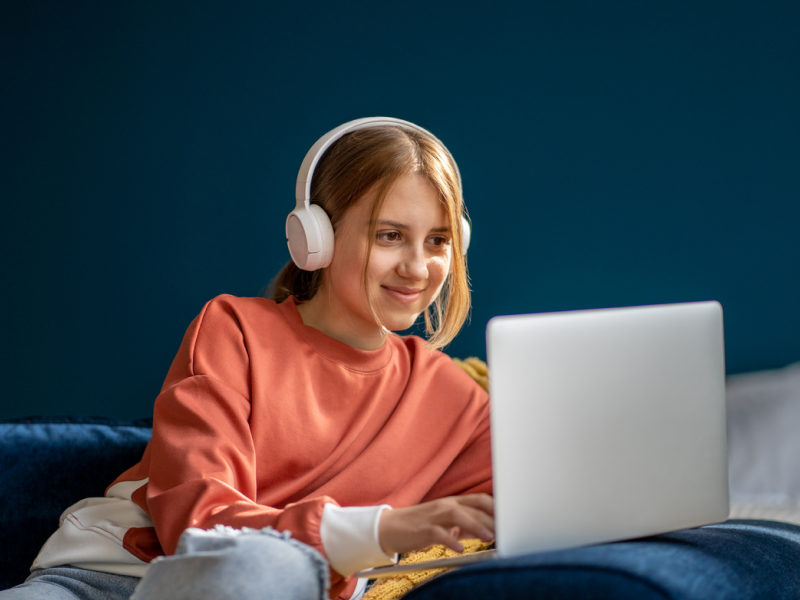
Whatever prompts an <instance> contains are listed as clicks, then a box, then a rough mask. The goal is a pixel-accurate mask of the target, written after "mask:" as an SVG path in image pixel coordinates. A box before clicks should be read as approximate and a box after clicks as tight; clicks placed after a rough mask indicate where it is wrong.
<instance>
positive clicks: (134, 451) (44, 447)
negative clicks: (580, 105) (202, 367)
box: [0, 417, 153, 589]
mask: <svg viewBox="0 0 800 600" xmlns="http://www.w3.org/2000/svg"><path fill="white" fill-rule="evenodd" d="M152 432H153V430H152V421H150V420H147V419H143V420H141V421H134V422H120V421H114V420H111V419H101V418H70V417H64V418H52V417H26V418H21V419H11V420H7V421H3V422H0V473H2V474H3V476H2V478H0V506H2V510H0V539H2V540H3V544H2V548H0V565H2V567H1V568H0V589H6V588H9V587H12V586H14V585H17V584H19V583H22V581H23V580H24V579H25V578H26V577H27V576H28V575H29V572H28V570H29V568H30V566H31V563H32V562H33V559H34V558H35V557H36V555H37V554H38V553H39V549H40V548H41V547H42V544H44V542H45V541H46V540H47V538H48V537H50V535H51V534H52V533H53V532H54V531H55V530H56V529H57V528H58V518H59V516H60V515H61V513H62V512H63V511H64V509H66V508H67V507H69V506H70V505H72V504H74V503H75V502H77V501H78V500H81V499H82V498H86V497H92V496H102V495H103V494H104V493H105V490H106V488H107V487H108V486H109V485H110V484H111V482H112V481H114V479H116V478H117V477H118V476H119V475H120V474H121V473H122V472H123V471H124V470H126V469H128V468H130V467H131V466H133V465H134V464H136V463H137V462H138V461H139V460H141V458H142V453H143V451H144V448H145V446H146V445H147V442H148V441H149V440H150V436H151V435H152Z"/></svg>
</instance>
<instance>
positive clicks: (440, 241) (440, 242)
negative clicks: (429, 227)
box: [430, 235, 450, 248]
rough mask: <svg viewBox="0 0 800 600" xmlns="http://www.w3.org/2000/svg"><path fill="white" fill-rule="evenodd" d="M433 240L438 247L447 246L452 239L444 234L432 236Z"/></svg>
mask: <svg viewBox="0 0 800 600" xmlns="http://www.w3.org/2000/svg"><path fill="white" fill-rule="evenodd" d="M430 239H431V240H432V241H433V245H434V246H437V247H440V248H441V247H443V246H447V245H448V244H449V243H450V240H449V239H448V238H446V237H444V236H441V235H436V236H433V237H432V238H430Z"/></svg>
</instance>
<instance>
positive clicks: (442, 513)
mask: <svg viewBox="0 0 800 600" xmlns="http://www.w3.org/2000/svg"><path fill="white" fill-rule="evenodd" d="M466 537H476V538H480V539H482V540H483V541H485V542H489V541H491V540H493V539H494V499H493V498H492V497H491V496H490V495H489V494H469V495H467V496H451V497H449V498H440V499H438V500H432V501H431V502H425V503H423V504H418V505H416V506H409V507H407V508H394V509H391V510H384V511H383V513H381V518H380V522H379V523H378V540H379V541H380V544H381V548H383V551H384V552H386V553H387V554H393V553H395V552H408V551H410V550H418V549H420V548H425V547H427V546H432V545H434V544H443V545H445V546H447V547H448V548H450V549H451V550H455V551H456V552H463V550H464V546H462V545H461V544H460V543H459V542H458V540H459V538H466Z"/></svg>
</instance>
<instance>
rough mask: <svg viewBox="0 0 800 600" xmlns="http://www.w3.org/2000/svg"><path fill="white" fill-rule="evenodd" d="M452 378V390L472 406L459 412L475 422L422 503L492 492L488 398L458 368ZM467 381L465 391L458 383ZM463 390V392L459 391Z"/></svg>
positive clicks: (481, 389)
mask: <svg viewBox="0 0 800 600" xmlns="http://www.w3.org/2000/svg"><path fill="white" fill-rule="evenodd" d="M454 368H455V369H457V373H456V374H455V375H454V377H457V378H458V381H459V385H453V386H452V387H453V388H454V389H457V390H459V392H460V393H463V394H466V395H468V397H469V401H468V402H467V405H468V406H469V407H471V408H470V409H468V410H465V411H464V412H463V413H462V417H463V418H464V419H466V420H472V422H474V423H475V426H474V429H473V431H472V433H471V435H470V436H469V438H468V439H467V441H466V443H465V444H464V447H463V448H462V449H461V451H460V452H459V454H458V455H457V456H456V458H455V459H454V460H453V462H452V463H451V464H450V466H449V467H448V468H447V470H446V471H445V472H444V473H443V474H442V476H441V477H440V478H439V480H438V481H437V482H436V483H435V484H434V485H433V487H432V488H431V489H430V490H429V491H428V493H427V494H426V495H425V497H424V498H423V499H422V502H427V501H429V500H435V499H436V498H444V497H446V496H459V495H463V494H477V493H486V494H491V493H492V449H491V440H490V437H489V434H490V425H489V395H488V394H487V393H486V392H485V391H484V390H483V388H481V387H480V386H479V385H478V384H477V383H475V382H474V381H473V380H472V379H471V378H470V377H469V375H466V374H465V373H464V372H463V371H461V369H459V368H458V367H454ZM464 378H468V379H469V382H468V383H469V385H468V386H467V388H466V389H464V386H463V384H461V381H462V380H463V379H464ZM462 390H463V391H462Z"/></svg>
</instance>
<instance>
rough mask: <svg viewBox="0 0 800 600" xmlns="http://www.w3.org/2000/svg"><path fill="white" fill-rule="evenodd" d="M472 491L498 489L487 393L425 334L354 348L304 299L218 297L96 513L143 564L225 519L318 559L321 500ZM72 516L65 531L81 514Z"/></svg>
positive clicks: (408, 500) (358, 501) (190, 336)
mask: <svg viewBox="0 0 800 600" xmlns="http://www.w3.org/2000/svg"><path fill="white" fill-rule="evenodd" d="M474 492H489V493H491V460H490V443H489V404H488V395H487V394H486V392H485V391H484V390H483V389H482V388H481V387H480V386H479V385H478V384H477V383H475V381H473V380H472V378H471V377H469V375H467V374H466V373H464V372H463V371H462V370H461V369H460V368H459V367H458V366H456V365H455V364H454V363H453V361H452V360H451V359H450V358H449V357H447V356H446V355H445V354H443V353H441V352H438V351H428V350H426V349H425V348H424V340H422V339H421V338H419V337H416V336H408V337H399V336H396V335H392V336H389V338H388V339H387V341H386V343H385V344H384V346H383V347H382V348H380V349H378V350H374V351H363V350H357V349H355V348H352V347H350V346H348V345H346V344H344V343H341V342H339V341H337V340H334V339H333V338H331V337H329V336H327V335H325V334H323V333H322V332H320V331H318V330H316V329H314V328H312V327H308V326H306V325H304V324H303V321H302V319H301V317H300V313H299V312H298V310H297V302H296V300H295V298H294V297H290V298H289V299H287V300H286V301H285V302H282V303H281V304H276V303H275V302H273V301H271V300H266V299H264V298H237V297H233V296H228V295H223V296H219V297H217V298H215V299H214V300H211V301H210V302H209V303H207V304H206V305H205V307H204V308H203V310H202V312H201V313H200V315H198V317H197V318H196V319H195V320H194V321H193V322H192V323H191V325H190V326H189V329H188V330H187V332H186V335H185V336H184V339H183V343H182V344H181V347H180V350H179V351H178V354H177V356H176V357H175V360H174V361H173V363H172V366H171V368H170V370H169V373H168V374H167V377H166V380H165V382H164V385H163V387H162V389H161V393H160V394H159V396H158V398H157V399H156V402H155V410H154V419H153V437H152V439H151V441H150V443H149V444H148V445H147V448H146V450H145V452H144V456H143V457H142V460H141V462H139V463H138V464H137V465H135V466H133V467H132V468H130V469H128V470H127V471H125V472H124V473H123V474H122V475H120V476H119V477H118V478H117V479H116V480H115V481H114V482H113V483H112V484H111V486H109V488H108V490H107V491H106V497H107V498H104V499H103V500H104V501H107V504H104V505H103V506H102V507H99V506H97V507H95V508H96V509H97V510H101V509H102V510H105V511H106V514H105V515H104V522H113V523H114V524H115V525H116V526H117V528H116V529H113V528H106V530H107V531H105V533H109V535H105V539H104V540H103V542H104V543H108V542H109V540H112V541H113V539H116V540H117V543H118V544H121V546H122V548H121V549H120V551H123V549H124V551H126V553H127V554H129V555H132V557H131V558H132V562H136V563H139V561H141V562H142V563H147V562H149V561H150V560H152V559H153V558H154V557H156V556H158V555H161V554H172V553H174V552H175V548H176V546H177V543H178V538H179V537H180V535H181V533H182V532H183V531H184V530H185V529H186V528H187V527H200V528H203V529H207V528H211V527H213V526H214V525H216V524H224V525H230V526H233V527H236V528H241V527H253V528H262V527H266V526H268V525H269V526H272V527H274V528H275V529H278V530H282V531H283V530H289V531H290V532H291V533H292V536H293V537H295V538H296V539H298V540H300V541H302V542H305V543H306V544H309V545H311V546H313V547H314V548H316V549H317V550H319V551H320V552H322V553H323V555H324V553H325V551H324V548H323V545H322V541H321V537H320V523H321V520H322V510H323V508H324V505H325V504H326V503H334V504H337V505H339V506H371V505H379V504H390V505H392V506H394V507H403V506H410V505H414V504H418V503H420V502H424V501H427V500H431V499H434V498H440V497H443V496H450V495H457V494H465V493H474ZM112 498H113V500H111V499H112ZM98 500H99V499H98ZM83 502H88V501H83ZM115 502H117V503H121V504H119V505H117V504H114V503H115ZM125 503H127V504H125ZM80 504H81V503H79V505H80ZM133 505H136V506H133ZM75 506H76V507H78V508H80V506H78V505H75ZM117 506H118V508H114V507H117ZM90 508H91V507H88V508H87V511H86V513H85V514H86V515H90V514H91V513H90V512H89V509H90ZM71 509H73V507H71V508H70V509H68V510H67V511H66V512H65V515H64V516H62V528H63V527H65V525H64V524H63V523H64V521H65V520H67V521H69V519H70V518H72V517H74V516H75V515H78V517H80V514H79V511H74V510H73V512H70V510H71ZM109 511H112V512H113V511H116V513H115V514H117V515H119V516H118V518H116V519H114V518H109V517H108V514H107V513H108V512H109ZM134 513H135V514H134ZM98 514H99V513H98ZM126 515H127V516H126ZM148 517H149V518H148ZM86 518H90V517H88V516H87V517H85V518H84V520H86ZM126 518H127V519H128V521H129V522H128V523H127V524H126V523H124V522H123V521H125V519H126ZM73 521H74V522H73V523H72V524H73V525H75V524H76V522H80V519H79V518H75V519H73ZM151 523H152V526H151ZM80 527H82V528H83V533H86V532H88V531H89V530H91V529H92V527H91V524H87V523H82V522H81V523H80ZM95 529H96V528H95ZM112 529H113V531H112ZM93 533H94V534H95V535H97V532H96V531H94V532H93ZM54 537H55V536H54ZM50 543H51V542H48V544H50ZM81 543H82V544H84V545H85V544H86V542H85V539H84V541H82V542H81ZM53 544H55V542H53ZM73 545H74V544H73ZM67 546H68V544H67ZM54 547H55V545H54ZM64 547H65V546H64V543H61V550H60V551H61V552H62V554H63V548H64ZM46 550H47V545H45V547H44V548H43V550H42V553H43V554H45V555H46V552H45V551H46ZM41 556H42V555H40V558H41ZM133 557H135V558H133ZM73 558H75V557H73ZM37 561H39V562H40V563H46V562H47V561H46V560H40V559H37ZM81 561H82V562H83V563H85V564H88V565H92V564H95V565H96V564H97V561H96V560H94V559H93V558H92V557H91V556H89V555H88V554H84V555H82V556H78V557H77V559H76V560H73V561H72V562H73V564H74V563H76V562H77V563H80V562H81ZM140 564H141V563H140ZM34 566H36V565H34ZM95 568H97V567H95ZM99 570H103V569H102V568H101V567H100V568H99ZM107 570H109V571H112V572H113V571H114V570H113V569H107ZM116 572H122V571H116ZM131 574H133V573H131ZM331 576H332V579H331V583H332V587H331V596H332V597H335V596H336V595H338V594H341V595H342V597H349V595H350V593H351V592H352V590H353V587H354V585H355V580H352V581H351V580H350V579H351V578H349V579H345V578H343V577H342V576H341V575H340V574H338V573H336V572H335V571H332V572H331ZM348 584H349V585H348Z"/></svg>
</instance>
